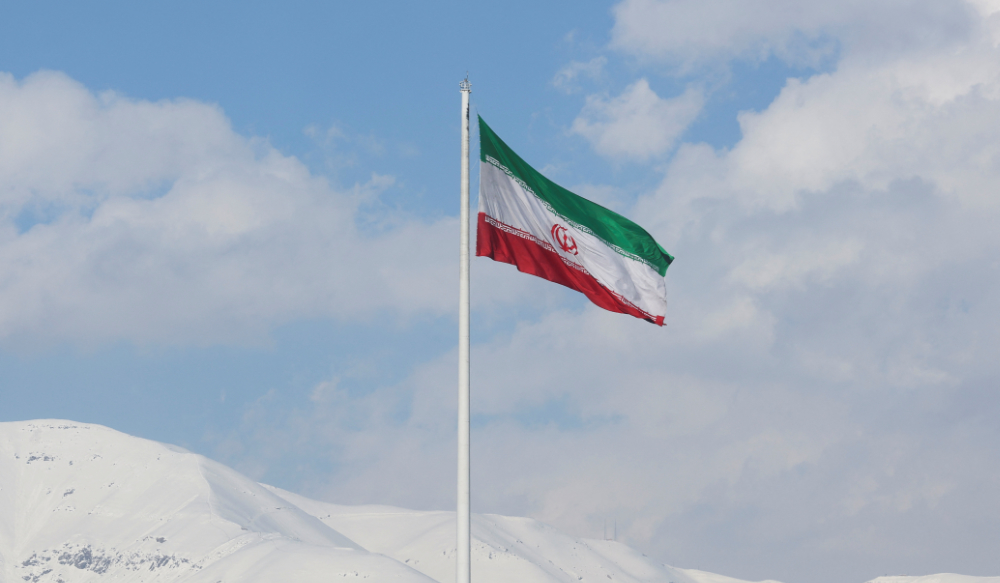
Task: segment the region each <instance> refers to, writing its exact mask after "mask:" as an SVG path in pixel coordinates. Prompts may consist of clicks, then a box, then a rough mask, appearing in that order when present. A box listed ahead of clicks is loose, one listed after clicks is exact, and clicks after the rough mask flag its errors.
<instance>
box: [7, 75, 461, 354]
mask: <svg viewBox="0 0 1000 583" xmlns="http://www.w3.org/2000/svg"><path fill="white" fill-rule="evenodd" d="M391 184H392V178H391V177H380V176H373V178H372V180H371V181H370V182H369V183H368V184H366V185H359V186H357V187H356V188H354V189H353V190H348V191H339V190H337V189H335V188H332V187H331V186H330V185H329V184H327V182H326V181H325V180H324V179H323V178H320V177H317V176H314V175H311V174H310V173H309V171H308V170H307V169H306V168H305V167H304V166H303V165H302V164H301V163H300V162H299V161H298V160H296V159H295V158H292V157H287V156H284V155H282V154H280V153H279V152H277V151H276V150H274V149H273V148H272V147H270V146H269V145H268V144H267V143H266V142H263V141H261V140H257V139H253V138H249V139H248V138H245V137H243V136H240V135H238V134H236V133H235V132H233V131H232V129H231V127H230V125H229V122H228V120H227V119H226V118H225V116H224V115H223V114H222V112H221V111H220V110H219V109H218V108H217V107H214V106H211V105H206V104H203V103H199V102H195V101H190V100H174V101H161V102H156V103H151V102H147V101H137V100H132V99H128V98H125V97H122V96H120V95H116V94H113V93H107V94H102V95H99V96H97V95H93V94H92V93H90V92H89V91H87V90H86V89H85V88H84V87H82V86H80V85H79V84H78V83H76V82H74V81H72V80H71V79H69V78H67V77H66V76H65V75H62V74H59V73H48V72H43V73H38V74H35V75H32V76H30V77H28V78H26V79H24V80H23V81H17V80H15V79H14V78H13V77H11V76H10V75H2V76H0V272H2V273H3V275H2V276H0V338H2V339H5V340H6V341H8V342H14V341H16V342H18V343H20V344H24V343H28V344H30V343H34V342H40V343H48V342H59V341H71V342H82V343H91V342H102V341H109V340H117V339H126V340H135V341H140V342H168V343H173V342H178V343H195V344H207V343H213V342H224V341H232V342H248V341H249V342H256V341H260V340H261V339H262V338H264V337H265V335H266V333H267V332H268V331H269V330H270V329H271V328H272V327H273V326H275V325H278V324H281V323H285V322H288V321H291V320H295V319H301V318H310V317H332V318H349V319H353V318H369V317H372V316H373V315H375V314H379V313H386V312H389V313H393V314H397V315H400V316H404V317H405V316H406V315H407V314H413V313H416V312H422V313H427V312H429V313H436V314H445V313H450V312H451V310H452V306H453V303H454V302H453V298H452V295H453V294H452V293H451V292H452V287H453V286H450V285H442V284H443V282H446V281H447V282H450V281H452V280H453V278H452V277H451V276H452V271H454V265H453V263H454V262H453V261H451V260H450V259H451V256H450V254H446V253H445V252H444V251H445V250H447V249H450V248H451V246H452V245H451V243H452V242H453V237H454V232H455V231H456V230H457V226H456V224H455V221H454V220H453V219H443V220H440V221H437V222H433V223H427V222H422V221H417V220H412V219H409V218H407V217H405V216H398V217H395V218H390V217H383V220H384V222H385V223H386V228H385V229H384V230H382V231H380V233H379V234H370V233H367V232H365V231H363V230H361V229H359V228H358V227H357V226H356V222H357V218H358V213H359V209H360V206H359V205H364V204H365V203H366V201H368V200H370V199H371V197H373V196H377V193H378V191H379V190H381V189H384V188H387V187H389V186H391ZM446 241H447V243H446Z"/></svg>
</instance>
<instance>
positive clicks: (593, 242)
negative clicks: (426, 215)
mask: <svg viewBox="0 0 1000 583" xmlns="http://www.w3.org/2000/svg"><path fill="white" fill-rule="evenodd" d="M479 157H480V166H479V167H480V171H479V219H478V225H477V228H476V255H477V256H481V257H489V258H491V259H493V260H494V261H501V262H503V263H510V264H511V265H514V266H516V267H517V269H518V271H522V272H524V273H529V274H531V275H536V276H538V277H542V278H545V279H547V280H549V281H553V282H555V283H558V284H562V285H564V286H566V287H568V288H570V289H574V290H577V291H579V292H581V293H583V294H584V295H585V296H587V297H588V298H589V299H590V301H592V302H594V303H595V304H597V305H598V306H600V307H602V308H604V309H605V310H610V311H612V312H620V313H622V314H630V315H632V316H635V317H637V318H642V319H644V320H648V321H650V322H653V323H654V324H656V325H658V326H662V325H663V317H664V316H665V315H666V310H667V288H666V283H665V281H664V279H663V278H664V276H665V275H666V273H667V267H668V266H669V265H670V263H671V262H673V260H674V258H673V257H672V256H671V255H670V254H669V253H667V252H666V251H665V250H664V249H663V248H662V247H660V245H659V244H658V243H657V242H656V241H655V240H654V239H653V237H652V236H651V235H650V234H649V233H647V232H646V231H645V230H644V229H643V228H642V227H640V226H639V225H637V224H635V223H633V222H632V221H630V220H628V219H626V218H625V217H623V216H621V215H619V214H618V213H615V212H613V211H611V210H608V209H606V208H604V207H602V206H601V205H599V204H596V203H593V202H591V201H589V200H587V199H585V198H583V197H581V196H578V195H576V194H573V193H572V192H570V191H568V190H566V189H565V188H563V187H561V186H559V185H558V184H556V183H554V182H552V181H551V180H549V179H548V178H545V177H544V176H542V175H541V174H540V173H539V172H538V171H537V170H535V169H534V168H532V167H531V166H529V165H528V164H527V163H526V162H525V161H524V160H522V159H521V157H520V156H518V155H517V154H515V153H514V151H513V150H511V149H510V148H508V147H507V144H505V143H503V141H502V140H501V139H500V138H499V137H497V135H496V134H495V133H493V130H491V129H490V127H489V126H488V125H486V122H484V121H483V118H482V117H480V118H479Z"/></svg>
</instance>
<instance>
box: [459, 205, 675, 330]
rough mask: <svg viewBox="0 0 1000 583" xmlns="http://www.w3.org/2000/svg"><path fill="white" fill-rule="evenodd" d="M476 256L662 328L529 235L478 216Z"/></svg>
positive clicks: (659, 321) (655, 319) (660, 318)
mask: <svg viewBox="0 0 1000 583" xmlns="http://www.w3.org/2000/svg"><path fill="white" fill-rule="evenodd" d="M476 255H477V256H478V257H489V258H490V259H492V260H494V261H500V262H502V263H509V264H511V265H513V266H515V267H517V270H518V271H521V272H523V273H527V274H530V275H535V276H538V277H541V278H543V279H547V280H549V281H551V282H554V283H558V284H560V285H564V286H566V287H568V288H570V289H573V290H576V291H578V292H580V293H582V294H583V295H585V296H587V298H588V299H589V300H590V301H592V302H594V303H595V304H596V305H598V306H599V307H601V308H604V309H605V310H608V311H610V312H618V313H620V314H628V315H630V316H635V317H636V318H641V319H643V320H646V321H649V322H652V323H654V324H656V325H657V326H662V325H663V316H656V317H653V316H652V315H651V314H649V313H647V312H645V311H644V310H642V309H640V308H639V307H638V306H636V305H635V304H633V303H632V302H629V301H628V300H626V299H625V298H623V297H621V296H620V295H618V294H616V293H615V292H613V291H611V290H610V289H608V288H606V287H604V286H603V285H601V282H599V281H597V279H596V278H594V276H593V275H591V274H590V273H588V272H587V270H585V269H584V268H582V267H580V266H575V265H574V266H570V265H568V264H567V262H566V261H564V260H563V258H562V256H561V255H559V253H558V252H556V250H555V248H554V247H553V246H552V245H551V244H550V243H548V242H547V241H542V240H540V239H538V238H537V237H535V236H534V235H532V234H531V233H528V232H525V231H522V230H520V229H516V228H514V227H511V226H509V225H505V224H503V223H501V222H499V221H497V220H496V219H493V218H491V217H487V216H486V213H479V225H478V227H477V228H476Z"/></svg>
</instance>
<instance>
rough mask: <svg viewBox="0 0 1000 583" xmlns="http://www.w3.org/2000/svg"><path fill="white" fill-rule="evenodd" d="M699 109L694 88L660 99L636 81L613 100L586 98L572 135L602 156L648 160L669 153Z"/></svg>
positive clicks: (699, 96) (699, 99) (700, 102)
mask: <svg viewBox="0 0 1000 583" xmlns="http://www.w3.org/2000/svg"><path fill="white" fill-rule="evenodd" d="M703 105H704V97H703V96H702V93H701V91H700V90H698V89H696V88H694V87H689V88H688V89H687V90H686V91H685V92H684V93H683V94H681V95H679V96H677V97H674V98H671V99H663V98H661V97H660V96H659V95H657V94H656V93H655V92H654V91H653V90H652V89H650V87H649V82H648V81H646V80H645V79H640V80H639V81H637V82H635V83H633V84H632V85H629V86H628V87H627V88H625V91H623V92H622V94H621V95H619V96H617V97H613V98H607V97H603V96H597V95H591V96H589V97H588V98H587V103H586V105H584V107H583V111H581V112H580V115H579V116H578V117H577V118H576V120H574V121H573V131H574V132H576V133H578V134H580V135H581V136H583V137H585V138H587V139H588V140H589V141H590V143H591V144H592V145H593V147H594V149H595V150H597V152H598V153H599V154H602V155H604V156H609V157H612V158H630V159H635V160H648V159H649V158H651V157H655V156H659V155H662V154H664V153H666V152H667V151H668V150H670V148H672V147H673V146H674V144H676V143H677V139H678V138H680V136H681V134H682V133H683V132H684V130H685V129H687V127H688V125H690V124H691V122H692V121H694V119H695V118H696V117H697V116H698V113H699V112H700V111H701V108H702V106H703Z"/></svg>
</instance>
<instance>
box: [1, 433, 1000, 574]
mask: <svg viewBox="0 0 1000 583" xmlns="http://www.w3.org/2000/svg"><path fill="white" fill-rule="evenodd" d="M454 564H455V527H454V513H452V512H426V511H414V510H406V509H402V508H393V507H387V506H342V505H336V504H330V503H326V502H319V501H316V500H310V499H308V498H305V497H303V496H299V495H297V494H293V493H291V492H287V491H284V490H280V489H277V488H273V487H270V486H264V485H261V484H258V483H256V482H254V481H253V480H251V479H249V478H247V477H246V476H243V475H241V474H239V473H238V472H236V471H235V470H232V469H230V468H228V467H226V466H224V465H222V464H220V463H218V462H214V461H212V460H209V459H207V458H205V457H203V456H200V455H197V454H193V453H191V452H188V451H186V450H184V449H182V448H178V447H175V446H171V445H166V444H162V443H158V442H155V441H150V440H146V439H140V438H136V437H132V436H128V435H125V434H123V433H119V432H117V431H114V430H112V429H109V428H106V427H102V426H100V425H91V424H85V423H74V422H71V421H58V420H42V421H25V422H11V423H0V583H15V582H21V581H27V582H29V583H83V582H103V581H108V582H111V581H114V582H133V581H135V582H138V581H143V582H147V581H148V582H164V583H166V582H178V583H180V582H183V583H189V582H190V583H202V582H204V583H237V582H248V583H256V582H260V583H263V582H272V581H273V582H278V581H281V582H284V581H295V582H303V583H309V582H312V581H320V580H323V581H329V580H331V578H333V579H336V578H342V579H344V580H361V579H367V580H370V581H399V582H413V583H418V582H420V583H431V582H433V581H437V582H439V583H452V582H453V581H454ZM473 577H474V579H475V580H476V582H477V583H494V582H496V583H499V582H500V581H518V582H522V583H550V582H551V583H556V582H565V583H587V582H597V581H600V583H609V582H615V583H647V582H648V583H653V582H656V583H744V582H741V581H739V580H737V579H733V578H730V577H725V576H722V575H716V574H712V573H706V572H703V571H697V570H692V569H678V568H674V567H670V566H667V565H661V564H658V563H656V562H655V561H652V560H650V559H649V558H648V557H645V556H643V555H642V554H640V553H638V552H637V551H635V550H634V549H631V548H630V547H628V546H626V545H624V544H621V543H616V542H612V541H602V540H587V539H576V538H573V537H570V536H567V535H565V534H563V533H560V532H559V531H557V530H556V529H554V528H552V527H550V526H548V525H545V524H542V523H540V522H537V521H535V520H532V519H528V518H517V517H508V516H498V515H474V516H473ZM874 582H875V583H1000V577H996V578H994V577H991V578H975V577H964V576H961V575H934V576H928V577H882V578H879V579H876V580H874Z"/></svg>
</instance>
